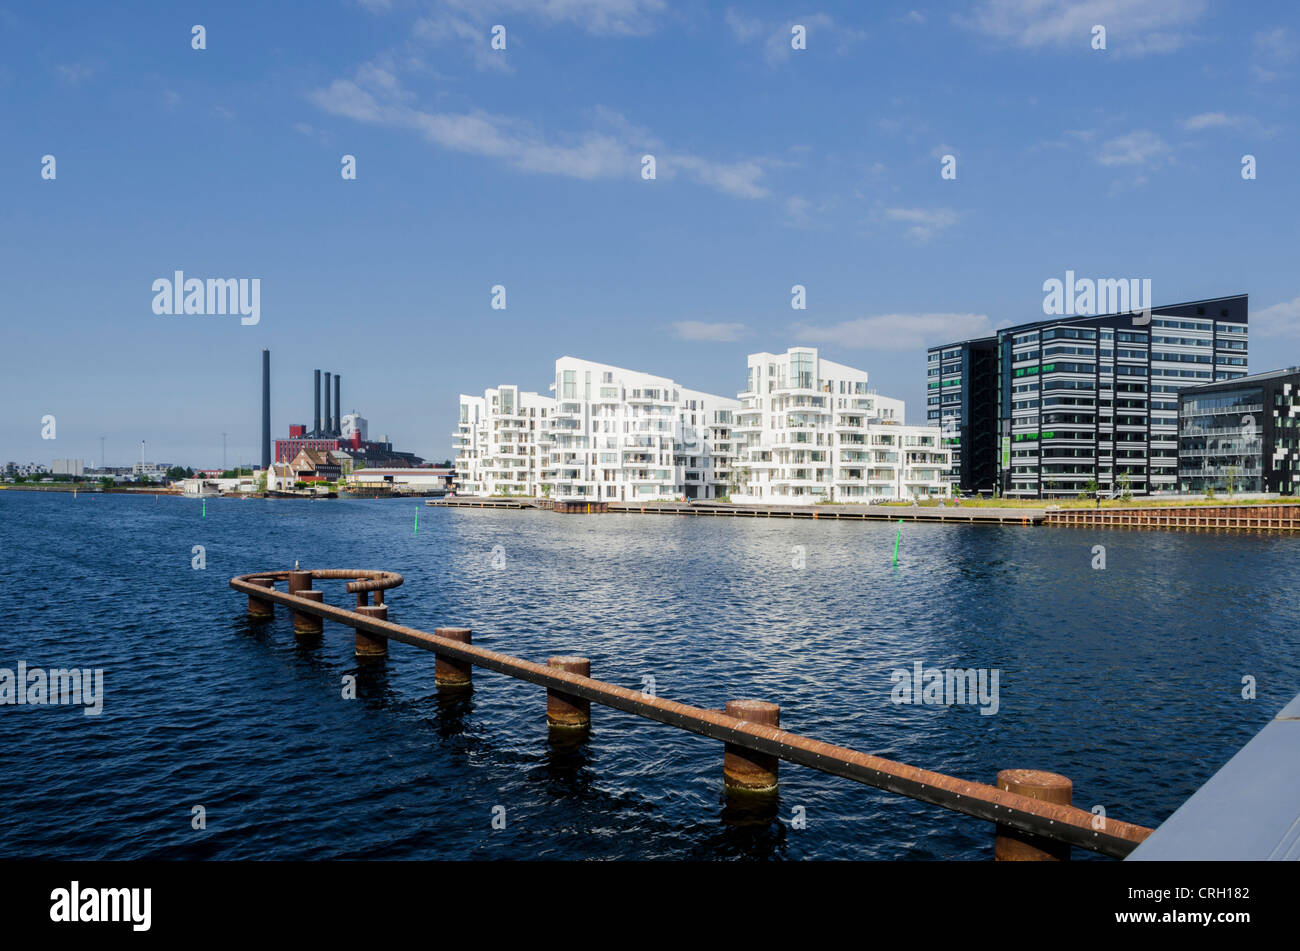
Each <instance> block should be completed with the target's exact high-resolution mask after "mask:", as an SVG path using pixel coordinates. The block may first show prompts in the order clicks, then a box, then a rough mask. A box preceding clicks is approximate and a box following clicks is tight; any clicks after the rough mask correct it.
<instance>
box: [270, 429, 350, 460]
mask: <svg viewBox="0 0 1300 951" xmlns="http://www.w3.org/2000/svg"><path fill="white" fill-rule="evenodd" d="M338 448H339V441H338V439H337V438H335V437H333V436H328V437H322V436H310V435H308V434H307V427H306V426H305V425H303V424H296V425H293V426H290V427H289V438H287V439H277V440H276V441H275V461H276V462H292V461H293V460H294V458H295V457H296V456H297V455H298V453H299V452H301V451H302V450H304V449H312V450H316V451H319V452H334V451H335V450H336V449H338Z"/></svg>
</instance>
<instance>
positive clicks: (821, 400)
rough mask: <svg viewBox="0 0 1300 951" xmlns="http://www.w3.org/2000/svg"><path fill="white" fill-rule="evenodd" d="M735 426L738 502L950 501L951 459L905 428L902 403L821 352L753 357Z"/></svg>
mask: <svg viewBox="0 0 1300 951" xmlns="http://www.w3.org/2000/svg"><path fill="white" fill-rule="evenodd" d="M740 401H741V404H742V405H741V408H740V410H739V411H738V412H737V414H736V417H735V426H734V428H733V437H734V438H733V448H734V460H733V462H732V465H731V468H732V473H733V474H732V479H731V482H732V491H731V498H732V500H733V501H738V502H763V503H770V504H800V503H803V504H807V503H816V502H879V501H890V500H895V499H911V498H928V497H932V496H939V495H946V494H947V492H948V488H947V485H948V484H947V483H946V482H945V481H944V479H943V474H944V472H945V471H946V470H947V468H948V465H949V461H950V456H951V451H950V450H949V449H947V448H946V447H945V446H944V445H943V444H942V443H941V441H940V438H939V437H940V433H939V428H938V427H937V426H908V425H906V424H905V421H904V406H903V401H902V400H896V399H891V398H889V397H884V396H880V395H878V394H877V393H875V392H874V391H873V390H871V389H870V388H869V386H868V385H867V373H866V371H865V370H857V369H854V368H853V367H848V366H844V365H843V364H839V363H833V362H832V361H830V360H825V359H822V358H820V357H819V356H818V353H817V350H816V348H814V347H792V348H790V349H789V350H787V351H786V352H785V353H783V354H774V353H752V354H750V355H749V358H748V375H747V378H746V384H745V391H744V392H743V393H741V394H740Z"/></svg>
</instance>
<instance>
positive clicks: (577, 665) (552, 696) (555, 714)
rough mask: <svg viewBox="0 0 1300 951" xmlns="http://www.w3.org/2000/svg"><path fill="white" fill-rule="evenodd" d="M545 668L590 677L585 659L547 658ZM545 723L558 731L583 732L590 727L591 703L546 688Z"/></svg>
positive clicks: (588, 662)
mask: <svg viewBox="0 0 1300 951" xmlns="http://www.w3.org/2000/svg"><path fill="white" fill-rule="evenodd" d="M546 666H547V667H554V668H556V669H558V670H563V671H566V672H568V673H570V674H578V675H580V676H582V677H590V676H591V661H590V660H588V659H587V658H586V657H548V658H546ZM546 722H547V723H549V724H550V725H551V726H553V727H558V728H560V729H577V730H585V729H587V728H588V727H589V726H591V701H590V700H585V699H583V698H582V697H575V696H573V694H569V693H563V692H561V691H559V690H553V689H549V688H548V689H547V691H546Z"/></svg>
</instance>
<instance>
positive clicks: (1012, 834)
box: [993, 769, 1074, 862]
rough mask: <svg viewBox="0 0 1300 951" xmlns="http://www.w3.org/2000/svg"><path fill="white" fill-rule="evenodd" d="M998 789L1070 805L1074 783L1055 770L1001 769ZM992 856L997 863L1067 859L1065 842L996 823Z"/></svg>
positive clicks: (1067, 850)
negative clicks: (1052, 771) (1051, 771)
mask: <svg viewBox="0 0 1300 951" xmlns="http://www.w3.org/2000/svg"><path fill="white" fill-rule="evenodd" d="M997 787H998V789H1005V790H1006V791H1007V792H1013V793H1019V794H1020V795H1022V796H1028V797H1029V798H1031V799H1041V800H1042V801H1043V802H1054V803H1059V804H1060V805H1063V806H1068V805H1070V804H1071V803H1070V800H1071V799H1072V798H1073V794H1074V783H1072V782H1071V781H1070V780H1068V779H1066V778H1065V777H1064V776H1061V775H1059V774H1057V773H1048V772H1044V771H1042V770H1038V769H1004V770H1001V771H1000V772H999V773H998V779H997ZM993 857H994V859H995V861H998V862H1064V861H1068V860H1069V858H1070V845H1069V843H1068V842H1057V841H1055V840H1053V839H1046V838H1043V837H1042V836H1039V835H1032V834H1030V833H1028V832H1021V831H1020V830H1018V829H1012V828H1010V827H1008V826H1004V825H998V826H997V830H996V838H995V839H994V842H993Z"/></svg>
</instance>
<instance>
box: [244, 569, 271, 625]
mask: <svg viewBox="0 0 1300 951" xmlns="http://www.w3.org/2000/svg"><path fill="white" fill-rule="evenodd" d="M249 584H255V585H257V586H258V587H259V588H274V587H275V582H274V581H272V580H271V579H270V578H254V579H252V581H250V582H249ZM248 616H249V617H251V618H256V619H258V620H262V619H264V618H271V617H275V602H274V601H266V600H264V599H262V598H259V597H258V596H257V595H255V594H250V595H249V596H248Z"/></svg>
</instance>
